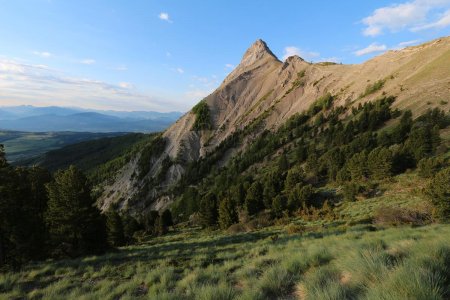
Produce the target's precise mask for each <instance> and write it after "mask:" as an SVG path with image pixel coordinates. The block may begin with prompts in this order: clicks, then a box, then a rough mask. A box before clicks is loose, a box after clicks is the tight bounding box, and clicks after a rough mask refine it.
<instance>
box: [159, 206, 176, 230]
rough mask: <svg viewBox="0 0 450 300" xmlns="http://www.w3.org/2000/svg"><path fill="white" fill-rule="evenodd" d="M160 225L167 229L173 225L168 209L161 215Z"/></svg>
mask: <svg viewBox="0 0 450 300" xmlns="http://www.w3.org/2000/svg"><path fill="white" fill-rule="evenodd" d="M161 221H162V225H163V226H165V227H169V226H172V225H173V220H172V213H171V212H170V209H165V210H164V211H163V212H162V214H161Z"/></svg>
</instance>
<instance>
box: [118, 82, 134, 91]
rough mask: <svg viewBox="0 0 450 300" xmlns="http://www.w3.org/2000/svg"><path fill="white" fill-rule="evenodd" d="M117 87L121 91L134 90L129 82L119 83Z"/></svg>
mask: <svg viewBox="0 0 450 300" xmlns="http://www.w3.org/2000/svg"><path fill="white" fill-rule="evenodd" d="M119 86H120V87H121V88H123V89H132V88H134V85H133V84H132V83H129V82H119Z"/></svg>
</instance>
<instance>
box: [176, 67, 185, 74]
mask: <svg viewBox="0 0 450 300" xmlns="http://www.w3.org/2000/svg"><path fill="white" fill-rule="evenodd" d="M176 71H177V72H178V73H179V74H183V73H184V70H183V69H182V68H176Z"/></svg>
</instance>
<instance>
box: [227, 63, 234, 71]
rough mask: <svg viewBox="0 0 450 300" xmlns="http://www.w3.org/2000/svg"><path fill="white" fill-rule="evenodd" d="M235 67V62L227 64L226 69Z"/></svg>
mask: <svg viewBox="0 0 450 300" xmlns="http://www.w3.org/2000/svg"><path fill="white" fill-rule="evenodd" d="M234 68H235V65H233V64H225V69H231V70H232V69H234Z"/></svg>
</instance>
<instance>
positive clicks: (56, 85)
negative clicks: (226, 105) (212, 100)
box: [0, 59, 185, 111]
mask: <svg viewBox="0 0 450 300" xmlns="http://www.w3.org/2000/svg"><path fill="white" fill-rule="evenodd" d="M0 90H1V91H2V92H1V93H0V103H2V105H24V104H29V105H37V106H48V105H56V106H79V107H85V108H90V109H113V110H157V111H171V110H178V109H180V107H182V106H183V108H184V106H185V105H184V104H180V103H174V102H171V101H168V100H166V99H164V98H162V97H159V96H154V95H150V94H142V93H139V92H137V91H135V90H134V89H133V85H132V84H130V83H126V82H122V83H119V84H111V83H107V82H103V81H99V80H93V79H87V78H77V77H71V76H67V75H66V74H64V73H63V72H60V71H57V70H53V69H50V68H48V67H47V66H44V65H33V64H26V63H21V62H18V61H15V60H7V59H0Z"/></svg>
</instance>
